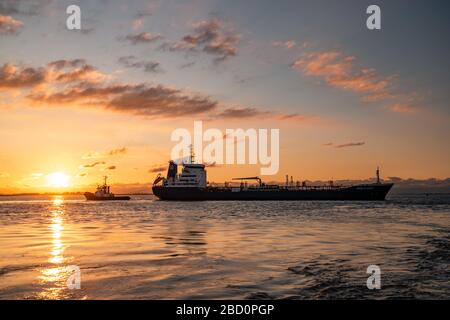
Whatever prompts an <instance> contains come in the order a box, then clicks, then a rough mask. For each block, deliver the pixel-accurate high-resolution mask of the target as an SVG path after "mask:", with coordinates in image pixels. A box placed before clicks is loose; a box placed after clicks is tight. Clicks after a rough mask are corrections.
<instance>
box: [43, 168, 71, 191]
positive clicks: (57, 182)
mask: <svg viewBox="0 0 450 320" xmlns="http://www.w3.org/2000/svg"><path fill="white" fill-rule="evenodd" d="M47 182H48V184H49V185H50V186H51V187H56V188H61V187H68V186H69V184H70V176H68V175H67V174H65V173H63V172H53V173H50V174H48V175H47Z"/></svg>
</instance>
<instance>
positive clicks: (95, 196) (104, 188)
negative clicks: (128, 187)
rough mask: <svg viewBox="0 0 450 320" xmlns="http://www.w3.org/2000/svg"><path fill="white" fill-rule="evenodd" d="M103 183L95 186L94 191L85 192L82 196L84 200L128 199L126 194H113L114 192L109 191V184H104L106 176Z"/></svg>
mask: <svg viewBox="0 0 450 320" xmlns="http://www.w3.org/2000/svg"><path fill="white" fill-rule="evenodd" d="M104 179H105V180H104V181H103V185H99V186H97V191H95V193H92V192H85V193H84V196H85V197H86V200H92V201H106V200H130V197H128V196H115V195H114V193H112V192H110V191H109V188H110V186H108V185H107V184H106V179H107V177H106V176H105V177H104Z"/></svg>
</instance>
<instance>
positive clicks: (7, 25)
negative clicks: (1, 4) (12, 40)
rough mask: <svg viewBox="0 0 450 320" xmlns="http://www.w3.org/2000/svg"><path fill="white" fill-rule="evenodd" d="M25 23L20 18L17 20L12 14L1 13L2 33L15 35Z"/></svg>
mask: <svg viewBox="0 0 450 320" xmlns="http://www.w3.org/2000/svg"><path fill="white" fill-rule="evenodd" d="M22 27H23V23H22V22H21V21H19V20H15V19H14V18H13V17H11V16H4V15H0V35H1V34H5V35H6V34H8V35H14V34H17V33H19V31H20V29H22Z"/></svg>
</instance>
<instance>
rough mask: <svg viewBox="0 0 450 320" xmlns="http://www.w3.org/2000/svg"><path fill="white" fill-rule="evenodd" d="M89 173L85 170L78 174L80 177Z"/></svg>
mask: <svg viewBox="0 0 450 320" xmlns="http://www.w3.org/2000/svg"><path fill="white" fill-rule="evenodd" d="M87 175H88V174H87V173H85V172H82V173H79V174H78V176H79V177H85V176H87Z"/></svg>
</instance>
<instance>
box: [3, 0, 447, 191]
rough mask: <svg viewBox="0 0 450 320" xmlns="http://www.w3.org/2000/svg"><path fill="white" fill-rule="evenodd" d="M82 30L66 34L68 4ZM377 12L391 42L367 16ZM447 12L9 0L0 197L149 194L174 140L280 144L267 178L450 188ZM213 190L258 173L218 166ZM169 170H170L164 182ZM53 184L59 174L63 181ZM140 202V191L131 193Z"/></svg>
mask: <svg viewBox="0 0 450 320" xmlns="http://www.w3.org/2000/svg"><path fill="white" fill-rule="evenodd" d="M71 4H76V5H78V6H79V7H80V9H81V30H68V29H67V27H66V19H67V18H68V14H66V8H67V6H69V5H71ZM371 4H377V5H378V6H379V7H380V9H381V30H369V29H368V28H367V27H366V19H367V17H368V14H366V8H367V7H368V6H369V5H371ZM449 9H450V5H449V4H448V2H447V1H437V0H435V1H406V0H398V1H376V2H373V1H356V0H355V1H347V0H346V1H276V2H275V1H264V0H258V1H256V0H254V1H252V0H250V1H232V0H230V1H218V0H217V1H214V0H209V1H207V0H198V1H197V0H194V1H186V0H185V1H171V0H165V1H137V0H130V1H126V2H125V1H112V0H100V1H74V0H72V1H64V0H63V1H52V0H35V1H31V0H15V1H11V0H2V1H0V114H1V116H0V137H1V139H0V193H15V192H46V191H56V190H62V191H83V190H86V189H89V188H92V186H94V185H95V184H96V183H98V182H101V180H102V177H103V176H104V175H107V176H108V177H109V181H110V182H111V183H112V184H113V185H116V186H121V187H122V188H125V189H126V188H127V187H129V188H130V190H131V189H132V188H135V189H136V187H139V188H141V189H143V190H146V189H150V185H151V182H152V181H153V180H154V178H155V176H156V174H157V173H159V172H164V171H165V168H166V166H167V162H168V160H169V159H170V153H171V149H172V148H173V146H174V145H175V142H173V141H171V133H172V132H173V131H174V130H175V129H177V128H186V129H188V130H192V129H193V122H194V121H200V120H201V121H203V123H204V125H203V126H204V128H205V129H206V128H218V129H220V130H222V131H223V132H225V130H226V129H227V128H244V129H248V128H255V129H261V128H264V129H279V130H280V158H279V161H280V165H279V167H280V169H279V171H278V173H277V174H276V175H274V176H266V177H263V179H265V180H271V181H275V180H278V181H283V180H284V176H285V175H286V174H289V175H292V176H293V177H294V180H300V181H302V180H306V179H307V180H323V181H328V180H330V179H335V180H339V179H367V178H370V177H373V176H374V172H375V169H376V167H377V166H380V168H381V172H382V176H383V177H384V178H386V179H387V178H388V177H397V178H402V179H407V178H414V179H429V178H436V179H446V178H449V177H450V166H449V163H450V147H449V143H448V141H447V140H448V138H449V136H450V135H449V133H450V129H449V128H450V117H449V115H450V108H449V96H450V93H449V88H450V74H449V72H448V70H449V64H450V62H449V59H448V57H449V56H450V43H449V41H448V34H449V31H450V21H449V19H448V18H447V13H448V12H449ZM207 169H208V180H209V181H215V182H223V181H225V180H230V179H231V178H232V177H236V176H242V175H259V173H260V165H250V164H247V165H216V166H211V167H208V168H207ZM162 170H164V171H162ZM55 173H56V174H55ZM135 189H133V190H135Z"/></svg>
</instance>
